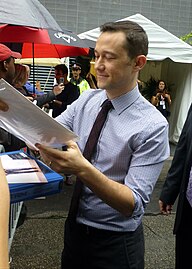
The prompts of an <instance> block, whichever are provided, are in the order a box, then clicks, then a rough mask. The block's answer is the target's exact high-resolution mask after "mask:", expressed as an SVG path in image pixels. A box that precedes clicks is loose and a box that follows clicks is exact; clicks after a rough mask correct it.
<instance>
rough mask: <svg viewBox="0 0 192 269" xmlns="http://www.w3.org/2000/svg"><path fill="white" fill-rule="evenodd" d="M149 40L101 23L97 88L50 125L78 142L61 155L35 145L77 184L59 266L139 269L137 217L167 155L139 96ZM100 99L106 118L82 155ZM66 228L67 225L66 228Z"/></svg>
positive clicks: (159, 125)
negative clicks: (79, 184)
mask: <svg viewBox="0 0 192 269" xmlns="http://www.w3.org/2000/svg"><path fill="white" fill-rule="evenodd" d="M147 53H148V38H147V35H146V33H145V31H144V30H143V28H142V27H140V26H139V25H138V24H137V23H134V22H131V21H122V22H112V23H106V24H104V25H103V26H101V35H100V36H99V38H98V40H97V43H96V47H95V69H96V76H97V84H98V87H99V89H96V90H94V91H93V90H87V91H85V92H84V93H83V94H82V95H80V97H79V98H78V99H77V100H76V101H75V102H73V103H72V104H71V106H70V107H69V108H68V109H67V110H66V111H64V112H63V113H62V114H61V115H59V116H58V117H57V118H56V120H57V121H58V122H60V123H61V124H63V125H65V126H66V127H67V128H69V129H70V130H72V131H73V132H75V133H76V134H77V135H78V136H79V141H78V142H77V143H75V142H73V141H69V142H68V143H67V145H66V146H67V150H66V151H59V150H57V149H52V148H49V147H46V146H44V145H37V147H38V148H39V150H40V154H41V155H42V157H43V158H44V160H45V161H46V162H47V163H49V164H51V167H52V169H54V170H55V171H57V172H64V173H70V174H74V175H75V176H77V178H78V179H79V180H81V181H82V183H83V188H82V192H81V196H80V200H79V207H78V213H77V216H76V219H75V222H73V223H72V222H71V221H70V216H68V218H67V220H66V222H65V235H64V250H63V253H62V265H61V268H65V269H68V268H80V267H81V268H84V269H85V268H87V269H88V268H89V269H90V268H91V269H94V268H95V269H96V268H97V269H98V268H100V269H104V268H105V269H123V268H126V269H133V268H134V269H144V234H143V227H142V218H143V215H144V212H145V208H146V205H147V204H148V203H149V201H150V197H151V193H152V191H153V188H154V185H155V183H156V181H157V179H158V177H159V174H160V172H161V169H162V167H163V163H164V160H166V159H167V158H168V157H169V153H170V152H169V141H168V122H167V120H166V119H165V118H164V117H163V116H162V114H161V113H160V112H159V111H158V110H157V109H156V108H155V107H154V106H153V105H152V104H150V103H149V102H148V101H147V100H146V99H145V98H144V97H143V96H142V95H141V94H140V92H139V89H138V84H137V79H138V74H139V72H140V70H141V69H142V68H143V67H144V65H145V63H146V61H147V60H146V55H147ZM106 99H109V100H111V102H112V105H113V109H111V110H110V111H109V113H108V115H107V119H106V121H105V124H104V126H103V128H102V130H101V133H100V136H99V139H98V142H97V146H96V150H95V152H94V154H93V155H92V159H91V161H88V160H87V159H86V158H85V157H84V156H83V154H82V152H83V150H84V147H85V144H86V141H87V139H88V136H89V133H90V131H91V129H92V126H93V123H94V121H95V119H96V117H97V114H98V112H99V111H100V109H101V106H102V104H103V103H104V101H105V100H106ZM72 224H73V225H72Z"/></svg>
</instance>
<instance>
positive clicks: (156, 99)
mask: <svg viewBox="0 0 192 269" xmlns="http://www.w3.org/2000/svg"><path fill="white" fill-rule="evenodd" d="M158 103H159V93H157V94H156V95H153V96H152V97H151V104H152V105H154V106H157V105H158Z"/></svg>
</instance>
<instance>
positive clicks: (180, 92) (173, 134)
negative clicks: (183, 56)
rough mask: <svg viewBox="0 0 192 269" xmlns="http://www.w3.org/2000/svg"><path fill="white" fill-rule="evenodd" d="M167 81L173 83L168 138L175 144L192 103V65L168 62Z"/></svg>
mask: <svg viewBox="0 0 192 269" xmlns="http://www.w3.org/2000/svg"><path fill="white" fill-rule="evenodd" d="M168 67H169V68H168V74H169V80H171V82H172V83H174V86H173V90H172V92H171V93H172V94H171V95H172V105H171V116H170V131H169V138H170V141H171V142H173V143H177V142H178V140H179V136H180V134H181V131H182V128H183V125H184V122H185V120H186V117H187V112H188V109H189V107H190V105H191V101H192V64H183V63H174V62H171V61H170V62H169V65H168Z"/></svg>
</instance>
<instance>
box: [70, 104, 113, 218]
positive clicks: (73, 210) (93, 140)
mask: <svg viewBox="0 0 192 269" xmlns="http://www.w3.org/2000/svg"><path fill="white" fill-rule="evenodd" d="M112 107H113V105H112V103H111V101H109V100H105V102H104V103H103V105H102V109H101V110H100V112H99V114H98V115H97V118H96V120H95V122H94V124H93V127H92V129H91V132H90V134H89V137H88V139H87V142H86V145H85V148H84V151H83V156H84V157H85V158H86V159H87V160H88V161H91V157H92V155H93V153H94V151H95V148H96V145H97V141H98V138H99V135H100V133H101V129H102V127H103V125H104V122H105V120H106V118H107V114H108V112H109V110H110V109H111V108H112ZM82 187H83V183H82V181H81V180H80V179H78V178H77V179H76V183H75V187H74V191H73V195H72V199H71V204H70V208H69V219H70V220H75V217H76V215H77V211H78V204H79V198H80V195H81V190H82Z"/></svg>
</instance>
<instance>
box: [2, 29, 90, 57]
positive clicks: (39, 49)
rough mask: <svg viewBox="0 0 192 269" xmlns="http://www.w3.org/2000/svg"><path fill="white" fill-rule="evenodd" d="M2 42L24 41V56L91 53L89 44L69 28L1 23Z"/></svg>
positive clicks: (22, 52)
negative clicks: (59, 28) (46, 27)
mask: <svg viewBox="0 0 192 269" xmlns="http://www.w3.org/2000/svg"><path fill="white" fill-rule="evenodd" d="M0 42H1V43H7V42H9V44H10V43H22V50H20V52H21V54H22V58H63V57H66V56H79V55H87V54H88V53H89V48H88V45H87V44H86V43H85V42H84V41H83V40H81V39H80V38H79V37H78V36H77V35H76V34H75V33H73V32H71V31H69V30H64V31H56V30H51V29H39V28H33V27H27V26H17V25H9V24H3V25H0ZM13 47H14V45H12V49H13Z"/></svg>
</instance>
